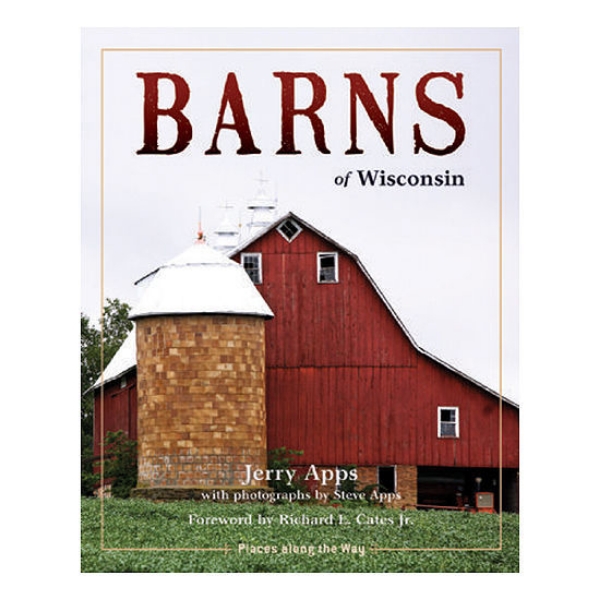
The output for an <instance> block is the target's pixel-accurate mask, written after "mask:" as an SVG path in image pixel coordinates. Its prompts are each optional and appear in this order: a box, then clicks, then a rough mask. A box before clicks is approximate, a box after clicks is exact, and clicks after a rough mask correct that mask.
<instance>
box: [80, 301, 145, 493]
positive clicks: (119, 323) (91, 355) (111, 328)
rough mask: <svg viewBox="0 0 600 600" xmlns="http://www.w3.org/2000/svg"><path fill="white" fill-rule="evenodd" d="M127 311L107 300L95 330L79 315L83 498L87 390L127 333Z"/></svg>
mask: <svg viewBox="0 0 600 600" xmlns="http://www.w3.org/2000/svg"><path fill="white" fill-rule="evenodd" d="M130 310H131V307H130V306H129V305H128V304H127V303H126V302H122V301H121V300H118V299H117V298H113V299H111V298H107V300H106V305H105V307H104V311H103V314H102V316H101V318H100V320H99V323H98V325H99V326H98V327H95V326H94V325H93V324H92V323H91V321H90V318H89V317H88V316H87V315H85V314H83V313H81V460H82V463H81V474H82V493H84V494H90V493H91V491H92V487H93V485H92V481H93V477H92V475H93V473H92V459H93V450H92V448H93V439H94V392H93V390H92V389H91V387H92V386H93V385H94V383H95V382H96V381H97V380H98V377H100V374H101V372H102V369H103V368H105V367H106V365H107V364H108V363H109V362H110V360H111V359H112V357H113V356H114V355H115V353H116V352H117V350H118V349H119V348H120V346H121V344H122V343H123V342H124V341H125V338H126V337H127V334H128V333H129V332H130V331H131V329H132V327H133V323H132V322H131V321H130V320H129V319H128V314H129V311H130ZM102 342H103V343H102Z"/></svg>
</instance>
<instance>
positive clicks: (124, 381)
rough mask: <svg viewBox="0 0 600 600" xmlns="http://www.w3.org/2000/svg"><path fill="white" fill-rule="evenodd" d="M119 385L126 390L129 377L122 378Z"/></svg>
mask: <svg viewBox="0 0 600 600" xmlns="http://www.w3.org/2000/svg"><path fill="white" fill-rule="evenodd" d="M119 385H120V387H121V389H124V388H126V387H127V375H123V376H121V381H120V382H119Z"/></svg>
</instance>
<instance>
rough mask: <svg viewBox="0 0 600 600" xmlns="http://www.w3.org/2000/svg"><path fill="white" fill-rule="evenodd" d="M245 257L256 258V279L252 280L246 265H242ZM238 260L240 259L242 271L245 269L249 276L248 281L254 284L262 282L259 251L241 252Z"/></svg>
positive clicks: (260, 254)
mask: <svg viewBox="0 0 600 600" xmlns="http://www.w3.org/2000/svg"><path fill="white" fill-rule="evenodd" d="M246 257H248V258H258V281H254V280H253V279H252V277H250V274H249V273H248V271H247V270H246V267H245V265H244V259H245V258H246ZM240 261H241V265H242V268H243V269H244V271H246V274H247V275H248V277H250V281H252V283H254V284H255V285H260V284H261V283H262V282H263V270H262V253H261V252H243V253H242V254H241V255H240Z"/></svg>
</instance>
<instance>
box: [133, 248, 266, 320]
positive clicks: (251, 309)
mask: <svg viewBox="0 0 600 600" xmlns="http://www.w3.org/2000/svg"><path fill="white" fill-rule="evenodd" d="M167 314H168V315H173V314H236V315H255V316H261V317H266V318H271V317H273V312H272V311H271V309H270V308H269V306H268V305H267V303H266V302H265V300H264V299H263V297H262V296H261V295H260V294H259V293H258V291H257V289H256V288H255V286H254V284H253V283H252V282H251V281H250V278H249V277H248V275H247V274H246V272H245V271H244V269H243V268H242V266H241V265H239V264H238V263H236V262H234V261H233V260H231V259H229V258H227V257H226V256H224V255H223V254H221V253H220V252H218V251H217V250H214V249H213V248H211V247H210V246H207V245H206V244H205V243H202V242H197V243H195V244H194V245H193V246H191V247H190V248H188V249H187V250H186V251H185V252H182V253H181V254H179V255H178V256H176V257H175V258H174V259H172V260H170V261H169V262H167V263H165V264H164V265H163V266H162V267H160V268H159V269H158V270H157V271H156V272H155V274H154V276H153V277H152V280H151V281H150V283H149V284H148V287H147V289H146V290H145V292H144V293H143V295H142V297H141V299H140V301H139V302H138V303H137V305H136V306H134V308H133V310H132V311H131V313H130V315H129V317H130V318H131V319H137V318H140V317H145V316H151V315H167Z"/></svg>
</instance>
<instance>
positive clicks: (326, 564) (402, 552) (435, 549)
mask: <svg viewBox="0 0 600 600" xmlns="http://www.w3.org/2000/svg"><path fill="white" fill-rule="evenodd" d="M407 519H408V521H407ZM81 528H82V544H81V552H82V554H81V556H82V558H81V571H82V572H88V573H95V572H105V573H116V572H120V573H125V572H136V573H142V572H146V573H183V572H191V573H199V572H208V573H223V572H229V573H234V572H239V573H242V572H297V573H309V572H315V573H316V572H320V573H336V572H356V573H360V572H362V573H381V572H389V573H402V572H413V573H427V572H429V573H459V572H486V573H487V572H505V573H515V572H518V569H519V548H518V536H519V519H518V516H517V515H513V514H504V515H502V518H500V517H499V515H491V514H470V513H462V512H447V511H427V512H425V511H399V510H393V509H389V508H380V507H374V506H369V505H346V506H343V507H337V508H336V507H333V506H317V505H302V504H279V505H270V504H260V503H255V504H219V503H211V502H183V501H182V502H168V503H154V502H150V501H147V500H116V499H109V500H104V501H100V500H98V499H88V498H83V499H82V512H81ZM500 545H501V549H499V548H500Z"/></svg>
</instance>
